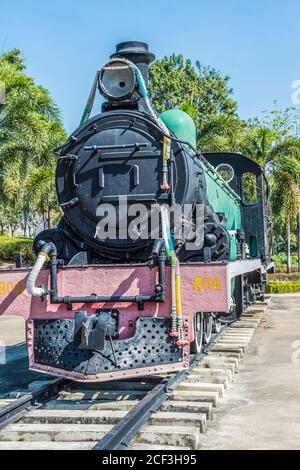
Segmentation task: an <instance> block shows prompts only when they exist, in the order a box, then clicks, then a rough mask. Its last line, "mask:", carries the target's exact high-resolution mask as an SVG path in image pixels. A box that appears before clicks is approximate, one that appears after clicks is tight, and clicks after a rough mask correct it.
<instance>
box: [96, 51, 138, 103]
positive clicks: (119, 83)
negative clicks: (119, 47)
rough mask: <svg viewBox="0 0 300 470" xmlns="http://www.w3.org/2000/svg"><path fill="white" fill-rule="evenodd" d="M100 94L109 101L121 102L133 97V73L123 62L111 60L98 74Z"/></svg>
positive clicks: (134, 79) (134, 82) (134, 81)
mask: <svg viewBox="0 0 300 470" xmlns="http://www.w3.org/2000/svg"><path fill="white" fill-rule="evenodd" d="M98 80H99V88H100V93H101V94H102V95H103V96H105V97H106V98H108V99H110V100H121V99H125V98H129V97H130V96H131V95H133V93H134V91H135V87H136V78H135V73H134V71H133V70H132V68H131V67H130V65H129V64H127V63H126V62H125V61H124V62H123V61H121V60H118V59H112V60H110V61H109V62H107V64H105V65H104V66H103V67H102V68H101V70H100V72H99V79H98Z"/></svg>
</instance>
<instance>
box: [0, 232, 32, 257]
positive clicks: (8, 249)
mask: <svg viewBox="0 0 300 470" xmlns="http://www.w3.org/2000/svg"><path fill="white" fill-rule="evenodd" d="M17 253H20V254H21V255H22V257H23V259H24V260H25V261H32V260H34V259H35V255H34V252H33V250H32V239H31V238H24V237H1V236H0V259H1V260H3V261H4V260H5V261H14V260H15V257H16V254H17Z"/></svg>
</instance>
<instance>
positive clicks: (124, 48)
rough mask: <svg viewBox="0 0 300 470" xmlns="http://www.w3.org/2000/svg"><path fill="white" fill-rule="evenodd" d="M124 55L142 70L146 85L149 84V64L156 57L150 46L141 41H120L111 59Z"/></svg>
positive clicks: (123, 56)
mask: <svg viewBox="0 0 300 470" xmlns="http://www.w3.org/2000/svg"><path fill="white" fill-rule="evenodd" d="M118 57H122V58H124V59H128V60H130V61H131V62H133V63H134V64H135V65H136V66H137V67H138V68H139V69H140V71H141V73H142V75H143V78H144V80H145V83H146V85H147V84H148V76H149V64H150V63H151V62H153V60H154V59H155V55H154V54H153V53H152V52H149V46H148V44H147V43H145V42H141V41H126V42H120V43H119V44H117V46H116V52H115V53H114V54H112V55H111V56H110V58H111V59H113V58H114V59H115V58H118Z"/></svg>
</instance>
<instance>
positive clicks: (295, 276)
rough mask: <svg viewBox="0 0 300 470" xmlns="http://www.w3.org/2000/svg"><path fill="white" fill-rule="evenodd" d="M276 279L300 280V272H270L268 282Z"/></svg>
mask: <svg viewBox="0 0 300 470" xmlns="http://www.w3.org/2000/svg"><path fill="white" fill-rule="evenodd" d="M274 281H288V282H300V273H298V272H297V273H275V274H268V282H274Z"/></svg>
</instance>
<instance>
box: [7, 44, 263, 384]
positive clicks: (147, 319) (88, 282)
mask: <svg viewBox="0 0 300 470" xmlns="http://www.w3.org/2000/svg"><path fill="white" fill-rule="evenodd" d="M154 59H155V56H154V54H152V53H151V52H149V48H148V45H147V44H146V43H143V42H135V41H128V42H123V43H121V44H118V45H117V47H116V52H115V53H114V54H112V55H111V57H110V59H109V60H108V62H107V63H105V64H104V65H103V66H102V67H101V68H100V69H99V70H98V71H97V73H96V76H95V80H94V83H93V86H92V89H91V92H90V95H89V98H88V101H87V105H86V108H85V111H84V114H83V116H82V120H81V124H80V126H79V127H78V129H77V130H76V131H75V132H73V133H72V135H71V136H70V137H69V138H68V140H67V142H66V143H65V144H64V145H63V146H62V147H61V148H60V149H57V151H56V153H57V171H56V188H57V196H58V201H59V204H60V208H61V211H62V218H61V221H60V222H59V224H58V226H57V227H55V228H52V229H50V230H45V231H43V232H41V233H40V234H39V235H38V236H37V237H36V239H35V240H34V250H35V252H36V254H37V260H36V262H35V264H34V266H33V267H32V269H30V270H28V269H25V268H20V269H15V270H13V271H9V272H8V271H2V272H1V274H0V279H1V280H2V279H4V280H5V282H10V283H11V286H12V288H11V290H10V291H9V292H8V293H7V295H5V298H4V299H1V296H0V314H6V315H7V314H19V315H20V314H22V315H23V316H24V318H25V319H26V331H27V343H28V348H29V357H30V368H31V369H34V370H39V371H43V372H47V373H50V374H53V375H57V376H64V377H67V378H69V379H73V380H78V381H105V380H112V379H116V378H123V377H129V376H131V377H136V376H142V375H149V374H153V373H154V374H155V373H161V372H172V371H175V370H180V369H184V368H187V367H188V365H189V360H190V354H191V353H200V352H201V351H202V349H203V347H205V345H207V344H209V342H210V340H211V336H212V332H213V331H218V330H219V328H220V325H221V324H222V323H229V322H233V321H236V320H237V319H238V318H239V317H240V315H241V314H242V312H243V311H244V309H245V308H246V307H247V306H248V305H249V304H251V303H253V302H254V301H255V300H256V299H258V298H263V295H264V287H265V282H266V272H267V269H268V266H269V262H270V241H271V212H270V204H269V189H268V184H267V181H266V178H265V176H264V173H263V171H262V169H261V168H260V167H259V165H257V164H256V163H255V162H254V161H252V160H250V159H249V158H247V157H245V156H243V155H240V154H234V153H206V154H201V152H199V151H197V150H196V148H195V147H196V131H195V125H194V122H193V120H192V119H191V117H190V116H188V115H187V114H186V113H184V112H183V111H180V110H179V109H171V110H168V111H165V112H163V113H162V114H161V115H158V114H157V112H156V111H155V110H154V109H153V106H152V104H151V100H150V97H149V93H148V89H147V84H148V69H149V64H150V63H151V62H152V61H153V60H154ZM97 89H98V90H99V92H100V94H101V95H102V97H103V98H104V101H103V104H102V112H101V113H100V114H97V115H95V116H93V117H90V114H91V110H92V106H93V102H94V98H95V94H96V92H97ZM25 286H26V289H25ZM0 295H1V294H0ZM1 301H2V302H1Z"/></svg>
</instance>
